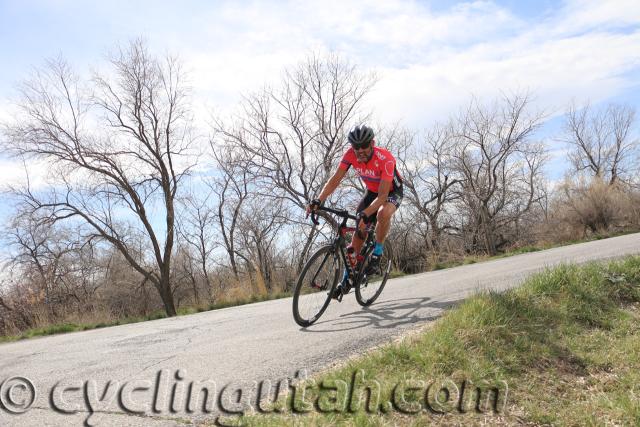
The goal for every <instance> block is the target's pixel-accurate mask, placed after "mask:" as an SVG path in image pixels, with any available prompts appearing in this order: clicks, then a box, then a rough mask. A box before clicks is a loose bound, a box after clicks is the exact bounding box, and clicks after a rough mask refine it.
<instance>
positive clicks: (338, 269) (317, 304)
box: [293, 206, 392, 327]
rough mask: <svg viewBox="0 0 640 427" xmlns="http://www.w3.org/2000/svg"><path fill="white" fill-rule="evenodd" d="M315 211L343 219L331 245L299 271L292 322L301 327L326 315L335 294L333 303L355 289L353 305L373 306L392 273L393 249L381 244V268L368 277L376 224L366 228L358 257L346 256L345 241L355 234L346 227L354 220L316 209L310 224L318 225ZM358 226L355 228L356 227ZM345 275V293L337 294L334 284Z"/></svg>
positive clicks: (334, 211) (346, 214)
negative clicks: (344, 272)
mask: <svg viewBox="0 0 640 427" xmlns="http://www.w3.org/2000/svg"><path fill="white" fill-rule="evenodd" d="M318 211H324V212H328V213H330V214H333V215H336V216H338V217H340V218H342V221H341V222H340V225H339V226H337V227H336V232H335V236H334V237H333V239H332V241H331V243H329V244H325V245H323V246H321V247H320V248H319V249H318V250H317V251H316V252H314V254H313V255H311V257H310V258H309V260H308V261H307V263H306V264H305V266H304V267H303V268H302V271H301V272H300V275H299V276H298V280H297V282H296V287H295V290H294V292H293V318H294V319H295V321H296V323H297V324H298V325H300V326H302V327H307V326H309V325H311V324H313V323H314V322H316V321H317V320H318V319H319V318H320V316H322V314H323V313H324V312H325V310H326V309H327V307H328V306H329V303H330V302H331V300H332V296H334V292H336V295H335V296H336V299H337V300H338V301H342V298H343V296H344V295H345V294H346V293H348V292H349V290H350V289H355V294H356V301H358V304H360V305H361V306H363V307H366V306H369V305H371V304H373V302H374V301H375V300H376V299H377V298H378V297H379V296H380V293H382V289H383V288H384V285H385V284H386V283H387V278H388V277H389V272H390V271H391V259H392V248H391V245H390V244H389V243H388V242H385V244H384V251H383V255H382V257H381V259H380V267H379V269H378V271H377V272H375V273H373V274H369V275H367V273H366V271H367V266H368V265H369V261H370V260H371V256H372V254H373V249H374V247H375V220H373V221H372V222H370V223H369V224H368V225H367V235H366V239H365V241H364V243H363V245H362V248H361V250H360V253H358V254H355V262H353V261H351V260H350V259H353V257H348V256H347V243H348V241H347V239H348V238H350V237H351V236H352V235H353V233H354V232H355V231H356V228H355V227H347V221H348V220H349V219H352V220H357V219H356V217H355V216H354V215H351V214H349V212H347V211H346V210H340V209H331V208H328V207H322V206H321V207H318V208H317V209H316V211H315V212H312V213H311V220H312V221H313V222H314V224H316V225H318V224H319V222H318V219H317V217H318V214H317V213H318ZM356 226H357V224H356ZM344 269H346V271H347V279H346V282H347V283H346V284H347V289H346V292H345V293H342V292H339V291H336V289H337V284H338V282H339V281H340V279H341V278H342V277H343V276H344V275H343V274H341V273H343V271H344Z"/></svg>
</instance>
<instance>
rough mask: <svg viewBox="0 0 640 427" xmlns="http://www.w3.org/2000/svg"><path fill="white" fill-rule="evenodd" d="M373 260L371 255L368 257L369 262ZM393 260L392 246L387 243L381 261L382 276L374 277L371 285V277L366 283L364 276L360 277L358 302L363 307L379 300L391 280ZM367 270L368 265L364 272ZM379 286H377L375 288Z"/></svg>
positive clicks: (357, 287)
mask: <svg viewBox="0 0 640 427" xmlns="http://www.w3.org/2000/svg"><path fill="white" fill-rule="evenodd" d="M370 258H371V254H369V255H368V256H367V261H368V260H369V259H370ZM392 259H393V251H392V247H391V244H390V243H388V242H385V244H384V252H383V255H382V259H381V260H380V270H381V275H380V276H377V275H376V276H373V277H374V280H373V282H371V283H369V279H370V278H369V277H367V279H366V280H365V281H363V280H362V278H363V277H362V274H360V275H359V278H360V280H358V283H357V285H356V301H358V304H360V305H361V306H363V307H368V306H370V305H371V304H373V303H374V302H375V300H377V299H378V297H379V296H380V294H381V293H382V290H383V289H384V286H385V285H386V284H387V280H388V279H389V273H390V271H391V265H392ZM366 268H367V266H366V263H365V264H364V265H363V266H362V271H364V270H365V269H366ZM378 277H379V278H378ZM376 284H377V286H375V285H376Z"/></svg>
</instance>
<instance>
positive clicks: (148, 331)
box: [0, 234, 640, 426]
mask: <svg viewBox="0 0 640 427" xmlns="http://www.w3.org/2000/svg"><path fill="white" fill-rule="evenodd" d="M638 253H640V234H632V235H627V236H622V237H616V238H612V239H607V240H600V241H595V242H589V243H583V244H578V245H572V246H566V247H562V248H555V249H550V250H546V251H540V252H534V253H528V254H523V255H517V256H512V257H508V258H503V259H498V260H495V261H489V262H484V263H479V264H472V265H466V266H462V267H457V268H452V269H448V270H441V271H435V272H430V273H423V274H418V275H413V276H408V277H403V278H398V279H394V280H391V281H389V283H388V284H387V287H386V288H385V290H384V292H383V293H382V295H381V297H380V299H379V301H378V302H377V303H376V304H374V305H372V306H371V307H370V308H368V309H362V308H361V307H360V306H359V305H357V303H356V301H355V298H354V297H353V294H350V295H349V296H347V297H345V299H344V300H343V301H342V302H341V303H337V302H333V303H332V304H331V305H330V306H329V308H328V310H327V311H326V312H325V314H324V315H323V317H322V318H321V319H320V320H319V321H318V323H316V324H315V325H313V326H311V327H309V328H307V329H306V330H305V329H301V328H300V327H299V326H298V325H296V324H295V322H294V321H293V318H292V314H291V299H290V298H287V299H281V300H275V301H267V302H262V303H257V304H251V305H245V306H240V307H233V308H227V309H222V310H216V311H211V312H205V313H199V314H194V315H189V316H182V317H177V318H171V319H161V320H155V321H149V322H144V323H137V324H130V325H123V326H116V327H111V328H105V329H96V330H92V331H85V332H76V333H70V334H64V335H58V336H52V337H44V338H37V339H31V340H25V341H19V342H14V343H8V344H2V345H0V382H1V383H2V387H0V392H2V394H1V397H2V398H3V402H4V406H5V408H2V406H0V426H43V425H47V426H58V425H59V426H67V425H82V424H83V423H86V424H87V425H105V426H107V425H109V426H111V425H113V426H124V425H130V426H138V425H139V426H174V425H189V424H192V423H195V424H213V423H214V421H215V420H216V417H217V416H218V414H219V413H220V412H219V410H220V405H222V407H223V408H224V409H225V410H227V411H234V410H239V409H240V406H239V405H238V404H234V402H235V400H240V401H244V399H250V401H252V402H254V401H255V400H256V397H255V396H257V393H258V390H259V387H258V386H256V384H261V383H262V384H263V385H264V382H263V381H264V380H270V381H271V382H272V383H273V384H275V383H276V382H277V381H279V380H285V379H292V378H294V377H295V376H296V375H298V376H302V375H304V373H305V372H306V373H308V374H313V373H314V372H317V371H319V370H322V369H324V368H326V367H328V366H331V365H332V364H334V363H337V362H339V361H342V360H344V359H346V358H349V357H353V356H357V355H359V354H362V353H364V352H365V351H366V350H368V349H370V348H372V347H375V346H377V345H379V344H381V343H384V342H388V341H390V340H392V339H393V338H395V337H398V336H399V335H401V334H403V333H406V332H407V331H408V330H410V329H413V328H416V327H417V326H420V325H422V324H424V323H426V322H429V321H431V320H433V319H435V318H436V317H438V316H439V315H440V314H441V313H442V311H443V310H446V309H447V308H448V307H450V306H451V305H453V304H455V303H456V302H459V301H461V300H462V299H464V298H465V297H467V296H469V295H470V294H472V293H473V292H474V291H477V290H479V289H496V290H504V289H507V288H511V287H514V286H517V285H518V284H519V283H521V282H522V279H523V278H524V277H526V276H527V275H530V274H532V273H534V272H536V271H539V270H541V269H544V268H545V267H548V266H552V265H555V264H558V263H569V262H572V263H582V262H586V261H589V260H595V259H604V258H614V257H620V256H623V255H628V254H638ZM12 377H22V378H23V379H20V378H18V379H13V380H11V381H9V380H8V379H9V378H12ZM24 379H28V380H29V381H30V382H31V383H32V384H33V389H31V388H29V387H28V386H26V385H21V384H20V383H19V382H20V381H24ZM207 380H209V381H210V382H208V383H206V385H207V386H208V389H209V391H210V393H211V396H215V397H216V399H217V400H216V403H217V405H216V408H217V409H215V408H214V409H215V412H213V413H206V412H204V411H203V410H202V407H201V405H199V406H198V407H195V410H194V411H193V412H189V411H188V406H189V401H190V400H191V405H192V406H196V405H195V403H194V399H193V398H191V399H189V395H188V391H189V384H190V383H193V382H196V383H195V384H194V389H196V390H199V389H200V388H201V386H202V385H203V384H204V382H205V381H207ZM198 382H200V383H198ZM214 384H215V387H214ZM225 387H226V388H225ZM237 390H241V391H242V394H240V392H237ZM263 390H264V388H263ZM33 391H35V399H34V401H33V404H32V405H31V406H30V408H29V410H28V411H27V412H25V413H23V414H19V415H15V414H11V413H9V411H8V410H7V408H9V407H12V405H13V404H14V403H15V404H17V406H21V404H22V406H24V404H28V403H29V401H30V400H31V397H32V396H31V395H32V392H33ZM194 394H195V393H194ZM172 396H173V397H172ZM240 396H242V397H240ZM200 397H201V398H203V399H202V401H204V393H203V394H201V395H200ZM234 399H235V400H234ZM221 402H222V403H221ZM17 406H16V408H17ZM254 406H255V404H254ZM54 407H56V408H57V409H54ZM124 407H126V408H128V409H129V410H130V412H126V411H125V410H124V409H123V408H124ZM172 407H173V408H172ZM16 408H14V410H15V409H16ZM17 409H19V408H17ZM63 411H66V413H63ZM131 412H136V413H131ZM230 415H231V416H232V418H231V419H233V414H230ZM220 421H224V422H226V421H228V419H225V420H220Z"/></svg>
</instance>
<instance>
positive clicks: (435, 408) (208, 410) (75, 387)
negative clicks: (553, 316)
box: [0, 369, 508, 426]
mask: <svg viewBox="0 0 640 427" xmlns="http://www.w3.org/2000/svg"><path fill="white" fill-rule="evenodd" d="M507 393H508V387H507V384H506V382H504V381H497V382H493V383H490V382H486V381H485V382H482V383H473V382H471V381H468V380H462V381H457V382H456V381H454V380H452V379H441V380H434V381H425V380H416V379H407V380H403V381H400V382H399V383H397V384H392V385H391V386H387V385H385V387H383V385H382V384H381V383H380V382H379V381H377V380H375V379H367V378H366V375H365V372H364V371H363V370H357V371H355V372H354V373H353V374H352V375H351V377H350V378H349V379H348V380H342V379H332V380H323V381H317V380H314V379H309V378H308V376H307V372H306V371H305V370H301V371H298V372H297V373H296V375H295V377H294V378H287V379H281V380H279V381H275V382H272V381H270V380H264V381H261V382H257V381H253V382H251V383H248V384H233V383H232V384H227V385H226V386H224V387H222V388H221V389H218V387H217V384H216V382H215V381H213V380H205V381H189V380H188V379H187V372H186V370H185V369H178V370H176V371H174V372H171V371H169V370H167V369H163V370H161V371H159V372H157V374H156V377H155V379H154V380H130V381H126V382H122V383H121V382H119V381H106V382H98V381H96V380H92V379H89V380H67V381H60V382H58V383H56V384H55V385H54V386H52V387H51V389H50V390H47V393H46V394H47V397H48V403H49V406H50V407H51V409H53V410H54V411H56V412H58V413H61V414H68V415H73V414H77V413H88V414H89V415H88V416H87V418H86V419H85V422H84V423H85V425H87V426H94V425H98V424H99V423H100V418H99V417H97V416H96V415H97V414H98V413H104V414H114V413H118V412H121V413H125V414H135V415H146V416H158V415H169V416H171V415H173V416H175V415H182V416H184V415H186V416H190V415H204V414H209V415H211V416H212V417H214V418H215V420H216V421H217V422H218V424H227V423H229V422H231V424H234V425H237V423H238V421H240V418H241V417H242V416H243V415H245V414H248V413H254V414H260V413H263V414H268V413H282V414H284V413H296V414H304V413H309V412H313V411H316V412H320V413H353V414H355V413H360V412H363V411H364V412H366V413H369V414H385V413H389V412H392V411H396V412H399V413H402V414H408V415H410V414H419V413H423V412H431V413H439V414H443V413H450V412H454V411H458V412H460V413H465V412H470V411H476V412H482V413H486V412H494V413H502V412H504V409H505V407H506V399H507ZM383 394H386V395H383ZM36 397H37V393H36V388H35V386H34V385H33V383H32V382H31V381H30V380H29V379H27V378H25V377H20V376H14V377H11V378H8V379H6V380H5V381H4V382H2V384H1V385H0V403H1V405H2V407H3V408H4V409H5V411H6V412H8V413H10V414H14V415H20V414H24V413H25V412H27V411H28V410H29V408H31V406H32V405H33V404H34V402H35V401H36ZM105 416H107V415H105Z"/></svg>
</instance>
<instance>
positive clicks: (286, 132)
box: [215, 55, 375, 264]
mask: <svg viewBox="0 0 640 427" xmlns="http://www.w3.org/2000/svg"><path fill="white" fill-rule="evenodd" d="M374 81H375V78H374V77H373V76H371V75H362V74H360V73H358V72H357V70H356V68H355V67H354V66H352V65H350V64H348V63H346V62H344V61H342V60H341V59H340V58H338V57H337V56H334V55H330V56H328V57H326V58H319V57H317V56H312V57H310V58H308V59H307V60H306V61H305V62H304V63H302V64H300V65H299V66H297V67H295V68H293V69H290V70H288V71H287V73H286V75H285V78H284V79H283V82H282V85H281V87H280V89H278V90H273V89H265V90H264V91H263V92H261V93H259V94H255V95H252V96H249V97H247V98H246V99H245V102H244V105H243V108H244V111H243V114H242V116H240V117H238V118H237V120H236V123H235V125H233V126H229V125H226V124H224V123H223V122H221V121H218V122H217V123H216V126H215V127H216V131H217V138H218V139H219V140H221V141H222V143H224V144H227V145H230V146H232V147H235V148H236V149H237V150H240V151H242V152H243V153H245V154H246V159H248V163H247V167H248V169H249V170H250V171H251V174H252V177H253V179H254V182H255V183H256V184H257V185H258V186H259V191H258V192H257V193H256V194H257V196H258V197H263V198H274V197H275V198H282V199H284V200H285V201H286V202H287V203H289V204H290V205H292V206H296V207H297V208H298V212H299V215H296V216H294V217H293V218H291V221H294V222H295V221H302V212H303V211H302V208H303V207H304V206H305V205H306V203H307V202H308V201H309V200H310V199H312V198H313V197H314V196H315V195H316V193H317V192H319V190H320V188H321V186H322V185H323V184H324V183H325V182H326V180H327V179H328V177H329V175H330V173H331V172H332V169H333V168H334V167H336V164H337V161H338V157H339V156H340V155H341V153H342V150H343V149H344V144H345V141H346V139H345V135H346V132H347V131H348V127H349V126H351V124H352V123H351V122H352V121H353V120H354V119H356V118H357V117H359V113H360V112H359V106H360V104H361V101H362V99H363V97H364V96H365V95H366V94H367V92H368V91H369V90H370V89H371V87H372V85H373V84H374ZM316 235H317V230H316V229H315V228H310V229H309V232H308V234H307V238H306V240H305V243H304V245H303V247H302V248H301V250H300V251H298V264H301V263H302V262H303V260H304V259H305V258H306V254H307V253H308V251H309V249H310V248H311V245H312V243H313V240H314V238H315V236H316Z"/></svg>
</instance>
